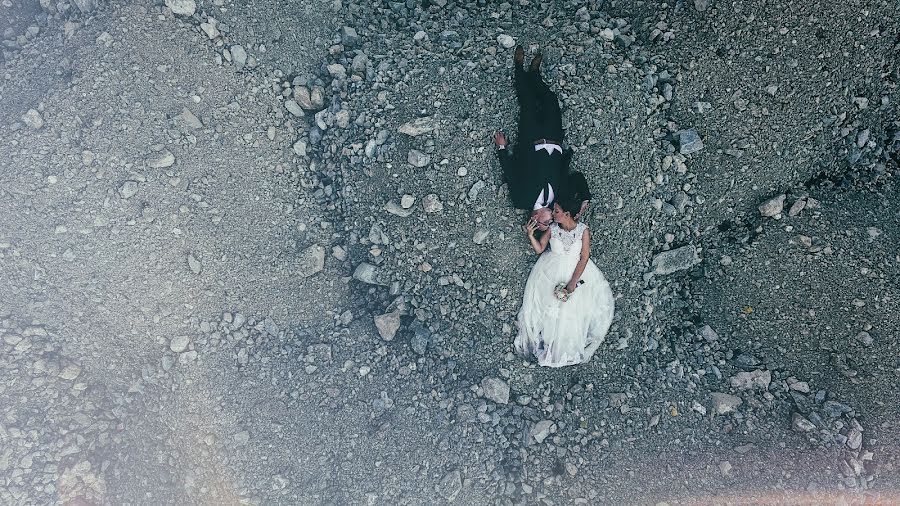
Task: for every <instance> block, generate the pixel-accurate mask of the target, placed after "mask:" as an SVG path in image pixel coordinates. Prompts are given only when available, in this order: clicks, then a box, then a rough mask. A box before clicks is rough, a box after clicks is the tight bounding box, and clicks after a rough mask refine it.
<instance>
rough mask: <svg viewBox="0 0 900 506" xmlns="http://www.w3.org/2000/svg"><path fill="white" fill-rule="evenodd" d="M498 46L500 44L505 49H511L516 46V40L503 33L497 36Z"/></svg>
mask: <svg viewBox="0 0 900 506" xmlns="http://www.w3.org/2000/svg"><path fill="white" fill-rule="evenodd" d="M497 44H500V46H502V47H503V48H504V49H509V48H511V47H513V46H515V45H516V39H514V38H512V37H510V36H509V35H507V34H505V33H501V34H500V35H498V36H497Z"/></svg>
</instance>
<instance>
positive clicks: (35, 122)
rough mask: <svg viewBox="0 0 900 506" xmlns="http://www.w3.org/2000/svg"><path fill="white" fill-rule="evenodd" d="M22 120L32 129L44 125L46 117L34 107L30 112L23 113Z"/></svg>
mask: <svg viewBox="0 0 900 506" xmlns="http://www.w3.org/2000/svg"><path fill="white" fill-rule="evenodd" d="M22 121H23V122H25V124H26V125H28V127H29V128H31V129H32V130H38V129H40V128H41V127H42V126H44V118H42V117H41V113H39V112H37V111H36V110H34V109H28V112H26V113H25V114H24V115H22Z"/></svg>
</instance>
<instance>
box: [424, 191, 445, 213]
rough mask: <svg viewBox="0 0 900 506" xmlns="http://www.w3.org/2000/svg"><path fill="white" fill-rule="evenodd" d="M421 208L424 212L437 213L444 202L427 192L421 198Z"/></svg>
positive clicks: (442, 207) (441, 208)
mask: <svg viewBox="0 0 900 506" xmlns="http://www.w3.org/2000/svg"><path fill="white" fill-rule="evenodd" d="M422 208H423V209H425V212H426V213H437V212H440V211H441V210H443V209H444V204H443V203H441V200H440V199H439V198H438V196H437V195H435V194H434V193H429V194H428V195H425V197H424V198H423V199H422Z"/></svg>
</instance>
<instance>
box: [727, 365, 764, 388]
mask: <svg viewBox="0 0 900 506" xmlns="http://www.w3.org/2000/svg"><path fill="white" fill-rule="evenodd" d="M771 382H772V373H771V372H770V371H760V370H756V371H750V372H744V371H742V372H739V373H737V374H735V375H734V376H732V377H731V386H732V387H733V388H736V389H738V390H753V389H760V390H768V389H769V384H770V383H771Z"/></svg>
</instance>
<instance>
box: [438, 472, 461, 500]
mask: <svg viewBox="0 0 900 506" xmlns="http://www.w3.org/2000/svg"><path fill="white" fill-rule="evenodd" d="M460 491H462V475H461V474H460V472H459V471H458V470H453V471H450V472H449V473H447V474H445V475H444V477H443V478H441V483H440V484H439V485H438V493H439V494H440V495H441V497H443V498H444V499H446V500H447V501H449V502H453V501H454V500H456V496H457V495H459V493H460Z"/></svg>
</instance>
